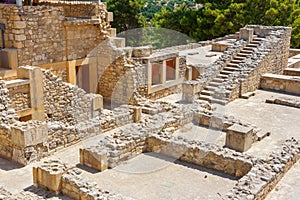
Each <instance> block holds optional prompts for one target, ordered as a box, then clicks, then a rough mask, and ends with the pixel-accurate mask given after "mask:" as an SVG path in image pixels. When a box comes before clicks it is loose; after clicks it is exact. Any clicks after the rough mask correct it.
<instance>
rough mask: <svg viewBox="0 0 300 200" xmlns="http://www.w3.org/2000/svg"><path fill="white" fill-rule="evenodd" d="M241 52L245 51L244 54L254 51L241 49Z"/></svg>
mask: <svg viewBox="0 0 300 200" xmlns="http://www.w3.org/2000/svg"><path fill="white" fill-rule="evenodd" d="M241 53H244V54H252V53H253V51H249V50H244V49H243V50H241Z"/></svg>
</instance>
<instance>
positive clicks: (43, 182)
mask: <svg viewBox="0 0 300 200" xmlns="http://www.w3.org/2000/svg"><path fill="white" fill-rule="evenodd" d="M70 168H71V167H70V166H67V165H66V164H63V163H62V162H60V161H59V160H50V161H44V162H43V163H42V164H41V165H40V166H37V167H33V169H32V172H33V184H34V185H35V186H36V187H42V188H46V189H48V190H51V191H52V192H54V193H56V194H59V193H60V191H61V186H62V175H63V174H64V173H66V171H67V170H68V169H70Z"/></svg>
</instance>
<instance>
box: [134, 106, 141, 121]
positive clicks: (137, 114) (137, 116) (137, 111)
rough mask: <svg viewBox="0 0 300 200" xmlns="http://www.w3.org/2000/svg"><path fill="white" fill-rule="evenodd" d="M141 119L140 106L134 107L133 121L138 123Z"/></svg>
mask: <svg viewBox="0 0 300 200" xmlns="http://www.w3.org/2000/svg"><path fill="white" fill-rule="evenodd" d="M141 119H142V108H141V107H134V108H133V120H134V122H135V123H139V122H140V121H141Z"/></svg>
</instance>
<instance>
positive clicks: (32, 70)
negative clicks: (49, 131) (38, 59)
mask: <svg viewBox="0 0 300 200" xmlns="http://www.w3.org/2000/svg"><path fill="white" fill-rule="evenodd" d="M17 77H18V78H27V79H29V81H30V102H31V108H32V109H33V112H32V119H33V120H39V121H44V120H45V108H44V90H43V73H42V71H41V69H40V68H39V67H31V66H24V67H19V68H18V69H17Z"/></svg>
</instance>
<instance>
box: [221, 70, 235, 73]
mask: <svg viewBox="0 0 300 200" xmlns="http://www.w3.org/2000/svg"><path fill="white" fill-rule="evenodd" d="M220 73H221V74H232V73H233V71H227V70H222V71H221V72H220Z"/></svg>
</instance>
